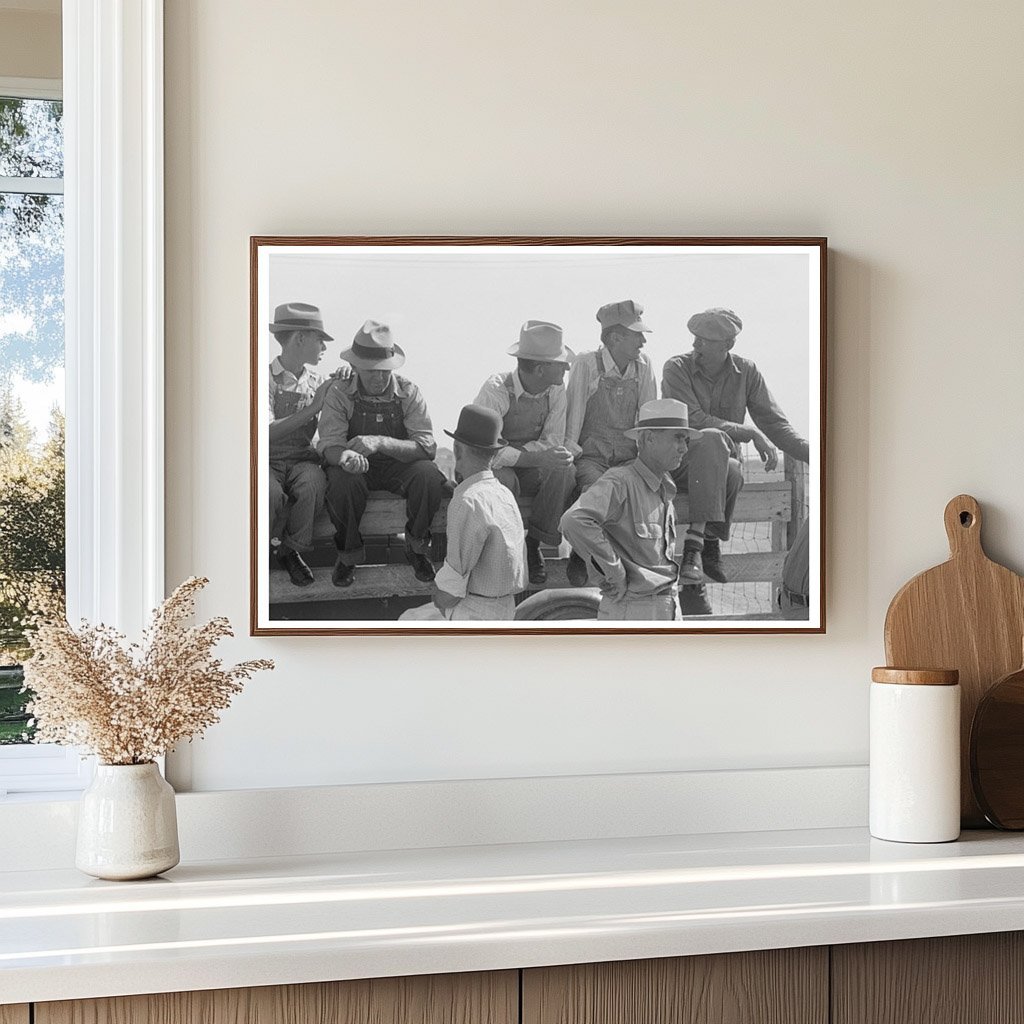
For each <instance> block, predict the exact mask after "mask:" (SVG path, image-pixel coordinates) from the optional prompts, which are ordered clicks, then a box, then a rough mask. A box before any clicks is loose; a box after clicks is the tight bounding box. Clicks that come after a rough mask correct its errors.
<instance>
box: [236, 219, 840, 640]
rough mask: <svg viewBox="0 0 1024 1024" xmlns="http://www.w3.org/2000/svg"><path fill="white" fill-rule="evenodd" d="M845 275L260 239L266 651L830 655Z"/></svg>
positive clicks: (750, 262) (261, 591) (579, 246)
mask: <svg viewBox="0 0 1024 1024" xmlns="http://www.w3.org/2000/svg"><path fill="white" fill-rule="evenodd" d="M825 254H826V246H825V241H824V239H816V238H815V239H797V238H793V239H776V238H773V239H756V238H755V239H699V240H697V239H694V240H691V239H685V238H635V239H632V238H628V239H627V238H436V239H434V238H411V237H410V238H309V237H301V238H289V237H274V238H259V237H256V238H253V239H252V240H251V267H250V271H251V282H252V285H251V287H252V295H251V319H252V322H251V352H250V367H251V374H252V409H251V444H252V452H251V466H252V516H251V520H252V522H251V585H252V617H251V618H252V622H251V625H252V631H253V633H254V634H257V635H259V634H268V635H273V634H291V633H297V634H301V633H310V634H324V633H338V634H342V633H366V632H375V633H376V632H386V633H387V632H390V633H402V632H404V633H420V632H426V633H449V632H469V633H472V632H495V631H501V632H522V633H529V632H541V633H543V632H647V633H655V632H766V631H767V632H771V631H776V632H821V631H823V630H824V599H823V578H824V564H823V543H822V537H823V521H822V518H823V509H824V501H823V491H824V474H823V466H822V456H823V448H824V446H823V437H824V420H825V409H824V404H825V403H824V361H825V329H824V322H825V321H824V315H825V311H824V296H825V266H826V262H825Z"/></svg>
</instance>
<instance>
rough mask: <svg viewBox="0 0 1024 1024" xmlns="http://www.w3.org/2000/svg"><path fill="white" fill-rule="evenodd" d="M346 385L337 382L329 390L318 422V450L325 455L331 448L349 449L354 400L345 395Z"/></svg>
mask: <svg viewBox="0 0 1024 1024" xmlns="http://www.w3.org/2000/svg"><path fill="white" fill-rule="evenodd" d="M344 389H345V383H344V382H342V381H336V382H335V383H334V384H333V385H332V386H331V387H329V388H328V389H327V394H326V395H325V396H324V404H323V408H321V410H320V419H319V421H318V430H319V439H318V440H317V444H316V450H317V451H318V452H319V453H320V454H321V455H323V454H324V452H326V451H327V450H328V449H329V448H347V447H348V421H349V417H350V416H351V414H352V400H351V398H349V396H348V395H346V394H345V390H344Z"/></svg>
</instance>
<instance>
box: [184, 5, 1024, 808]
mask: <svg viewBox="0 0 1024 1024" xmlns="http://www.w3.org/2000/svg"><path fill="white" fill-rule="evenodd" d="M166 20H167V40H166V46H167V83H166V84H167V104H168V123H167V160H168V166H167V196H168V211H167V212H168V250H167V262H168V293H167V310H168V337H167V349H168V367H167V370H168V408H167V425H168V441H167V456H168V509H167V522H168V538H167V558H168V582H169V584H173V583H176V582H177V581H178V580H179V579H181V578H182V577H184V576H186V575H188V574H189V573H192V572H200V573H203V574H206V575H208V576H210V578H211V579H212V581H213V582H212V584H211V586H210V588H209V591H208V593H209V596H208V599H207V600H206V601H205V602H204V605H203V607H202V608H201V611H203V612H206V613H211V614H212V613H225V614H227V615H229V616H230V617H231V619H232V620H233V621H234V623H235V624H236V628H237V629H238V630H239V632H241V633H244V632H245V631H246V625H245V624H246V622H247V619H248V600H249V595H248V578H247V577H248V573H247V558H248V548H247V544H248V541H247V528H248V527H247V524H248V516H249V511H248V463H247V457H248V390H247V388H248V381H247V360H248V266H247V241H248V237H249V235H251V234H275V233H281V234H413V233H423V234H427V233H445V234H505V233H508V234H598V233H601V234H604V233H607V234H622V235H646V234H679V235H759V234H763V235H778V234H781V235H819V234H820V235H827V236H829V238H830V241H831V245H832V256H831V266H830V273H831V289H830V292H831V295H830V301H831V315H830V324H829V327H830V366H829V371H830V372H829V377H830V393H829V410H828V415H829V447H830V451H829V464H828V471H829V476H830V479H829V497H828V516H829V523H828V544H829V551H828V572H829V579H828V604H829V615H828V617H829V627H828V633H827V635H825V636H817V637H803V638H800V637H793V638H788V637H776V638H770V637H738V638H736V637H676V638H660V639H659V638H645V637H635V638H629V637H626V638H615V637H608V638H602V637H593V636H591V637H576V638H571V637H565V638H560V637H555V638H544V637H536V638H507V639H500V638H478V639H455V638H451V639H449V638H445V637H441V638H434V637H424V638H406V637H397V638H393V639H382V638H373V637H365V638H352V639H341V638H325V639H320V638H309V639H298V638H291V639H278V640H267V639H264V640H259V641H256V640H252V639H249V638H247V637H242V638H240V639H238V640H236V641H235V642H234V643H233V644H232V645H231V646H230V648H229V649H228V650H227V652H226V653H227V654H228V655H229V656H231V657H243V656H246V657H252V656H260V657H263V656H269V657H273V658H275V659H277V662H278V669H277V671H276V672H275V673H274V674H273V675H268V676H265V677H263V678H260V679H259V680H257V681H255V682H254V683H252V684H251V685H250V686H249V687H248V689H247V690H246V692H245V693H244V694H243V695H242V696H241V697H240V698H239V699H238V700H237V701H236V703H235V706H234V707H233V708H232V709H231V710H230V711H229V713H228V714H227V715H226V716H225V719H224V721H223V723H222V724H221V725H220V726H219V727H217V728H216V729H214V730H212V731H211V732H210V733H209V735H208V737H207V738H206V739H205V740H204V741H202V742H200V743H197V744H195V745H194V747H193V750H192V771H193V784H194V786H195V788H197V789H217V788H225V787H249V786H252V787H263V786H276V785H310V784H331V783H344V782H361V781H371V780H415V779H443V778H463V777H480V776H514V775H531V774H532V775H545V774H557V773H571V772H588V773H589V772H595V773H600V772H624V771H657V770H669V769H672V770H682V769H688V768H717V767H723V766H736V767H740V766H746V767H757V766H767V765H772V766H784V765H826V764H829V765H833V764H847V763H860V762H863V761H864V760H865V759H866V755H867V739H866V697H867V683H868V677H869V676H868V674H869V670H870V667H871V666H872V665H873V664H876V663H879V662H880V661H881V659H882V644H881V630H882V620H883V616H884V613H885V608H886V605H887V603H888V600H889V598H890V596H891V595H892V593H893V592H894V591H895V589H896V588H897V587H898V586H899V585H900V584H901V583H902V582H903V581H904V580H905V579H906V578H907V577H908V576H910V575H911V574H912V573H914V572H916V571H918V570H920V569H923V568H925V567H927V566H928V565H931V564H934V563H935V562H937V561H941V560H942V559H944V558H945V556H946V549H945V543H946V541H945V534H944V531H943V527H942V509H943V507H944V505H945V503H946V501H947V500H948V499H949V498H950V497H951V496H953V495H954V494H957V493H959V492H960V491H968V492H971V493H973V494H975V495H976V496H977V497H978V498H979V499H980V500H981V501H982V502H983V503H984V507H985V511H986V519H985V522H986V532H985V537H986V544H987V547H988V549H989V552H990V554H991V555H992V556H993V557H996V558H998V559H1000V560H1002V561H1005V562H1006V563H1007V564H1009V565H1011V566H1012V567H1014V568H1016V569H1018V570H1020V569H1024V478H1022V476H1021V474H1020V472H1019V470H1018V469H1017V468H1016V465H1015V462H1014V459H1013V455H1014V452H1015V450H1016V449H1017V447H1018V443H1017V440H1016V433H1017V431H1016V427H1017V424H1018V421H1019V419H1020V397H1019V383H1020V380H1021V374H1022V371H1024V346H1022V344H1021V342H1020V340H1019V328H1020V324H1021V323H1022V321H1024V288H1022V287H1021V270H1022V267H1024V205H1022V198H1021V181H1022V180H1024V122H1022V119H1021V118H1020V116H1019V113H1020V109H1021V101H1022V99H1024V96H1022V93H1024V67H1022V65H1021V62H1020V60H1019V53H1018V49H1019V40H1020V38H1021V37H1022V34H1024V8H1022V7H1021V5H1020V4H1018V3H1012V2H1003V3H999V2H997V3H992V4H984V5H982V4H973V3H971V2H970V0H951V2H948V3H939V4H936V3H933V2H930V0H906V2H904V3H900V4H892V3H888V2H887V3H879V2H874V0H870V2H867V3H863V4H856V5H851V4H848V3H842V2H839V0H806V2H801V0H778V2H771V3H762V4H750V3H746V2H744V3H738V2H733V0H723V2H720V3H716V4H705V3H700V4H698V3H694V2H678V0H672V2H658V0H645V2H640V3H633V4H625V3H621V2H617V3H611V2H607V0H590V2H587V3H583V2H577V3H567V2H563V3H552V2H551V0H543V2H541V0H520V2H518V3H515V4H491V3H479V2H471V0H444V2H436V0H435V2H412V0H389V2H388V3H380V2H379V0H353V2H349V3H344V4H337V3H336V2H334V0H296V2H294V3H287V4H284V3H282V4H277V3H260V4H253V3H249V2H246V0H191V2H190V0H167V19H166Z"/></svg>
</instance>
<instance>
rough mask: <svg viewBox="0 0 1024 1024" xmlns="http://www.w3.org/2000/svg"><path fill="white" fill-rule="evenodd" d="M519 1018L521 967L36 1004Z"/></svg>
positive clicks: (58, 1022) (201, 1023) (190, 1020)
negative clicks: (513, 969)
mask: <svg viewBox="0 0 1024 1024" xmlns="http://www.w3.org/2000/svg"><path fill="white" fill-rule="evenodd" d="M27 1020H28V1018H27V1017H26V1018H25V1022H27ZM518 1020H519V972H518V971H493V972H490V973H486V974H485V973H477V974H438V975H427V976H423V977H412V978H376V979H373V980H370V981H337V982H325V983H322V984H315V985H273V986H269V987H267V988H242V989H221V990H216V991H210V992H172V993H166V994H162V995H152V996H120V997H117V998H113V999H82V1000H75V1001H66V1002H54V1003H36V1006H35V1024H517V1022H518ZM0 1021H2V1024H7V1022H6V1021H3V1019H2V1018H0ZM12 1024H14V1022H12ZM17 1024H23V1022H22V1021H21V1020H18V1021H17Z"/></svg>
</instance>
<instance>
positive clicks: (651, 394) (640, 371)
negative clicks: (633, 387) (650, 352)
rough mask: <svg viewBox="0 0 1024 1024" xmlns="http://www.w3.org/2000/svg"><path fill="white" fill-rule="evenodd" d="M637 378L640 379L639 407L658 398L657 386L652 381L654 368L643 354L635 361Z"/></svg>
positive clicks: (653, 380)
mask: <svg viewBox="0 0 1024 1024" xmlns="http://www.w3.org/2000/svg"><path fill="white" fill-rule="evenodd" d="M637 376H638V377H639V378H640V380H639V392H640V405H643V404H644V403H645V402H653V401H654V400H655V399H656V398H657V397H658V384H657V382H656V381H655V379H654V366H653V365H652V364H651V361H650V359H648V358H647V356H645V355H644V354H643V353H641V354H640V356H639V358H638V360H637Z"/></svg>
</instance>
